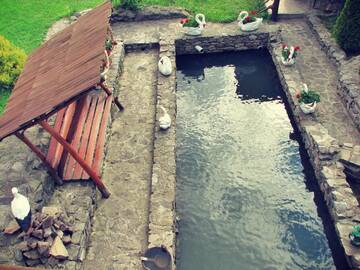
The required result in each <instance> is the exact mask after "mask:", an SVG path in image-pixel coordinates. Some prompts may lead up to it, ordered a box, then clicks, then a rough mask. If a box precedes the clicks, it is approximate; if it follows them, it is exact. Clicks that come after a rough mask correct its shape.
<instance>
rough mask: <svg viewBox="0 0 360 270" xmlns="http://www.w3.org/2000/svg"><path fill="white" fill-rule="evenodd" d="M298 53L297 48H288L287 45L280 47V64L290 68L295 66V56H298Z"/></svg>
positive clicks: (298, 49)
mask: <svg viewBox="0 0 360 270" xmlns="http://www.w3.org/2000/svg"><path fill="white" fill-rule="evenodd" d="M299 51H300V47H299V46H295V47H294V46H290V47H289V46H288V45H282V50H281V62H282V63H283V64H284V65H285V66H292V65H293V64H295V59H296V56H297V55H298V52H299Z"/></svg>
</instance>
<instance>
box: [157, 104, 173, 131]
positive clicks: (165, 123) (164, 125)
mask: <svg viewBox="0 0 360 270" xmlns="http://www.w3.org/2000/svg"><path fill="white" fill-rule="evenodd" d="M160 109H161V110H162V111H163V112H164V115H163V116H161V117H160V118H159V126H160V128H161V129H163V130H166V129H168V128H170V126H171V118H170V115H169V114H168V113H167V111H166V109H165V108H164V107H163V106H160Z"/></svg>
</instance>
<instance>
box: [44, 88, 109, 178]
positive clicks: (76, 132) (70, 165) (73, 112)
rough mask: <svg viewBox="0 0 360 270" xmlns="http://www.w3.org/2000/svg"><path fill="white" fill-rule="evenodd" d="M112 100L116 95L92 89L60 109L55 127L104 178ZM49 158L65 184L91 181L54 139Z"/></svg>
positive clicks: (48, 154) (49, 150)
mask: <svg viewBox="0 0 360 270" xmlns="http://www.w3.org/2000/svg"><path fill="white" fill-rule="evenodd" d="M112 100H113V96H109V95H107V94H106V93H105V92H104V91H103V90H101V89H99V90H92V91H91V92H90V93H88V94H87V95H85V96H83V97H82V98H80V99H78V100H77V101H74V102H73V103H71V104H70V105H68V106H67V107H66V108H64V109H62V110H60V111H59V112H58V113H57V115H56V119H55V123H54V125H53V128H54V129H55V130H56V131H57V132H58V133H60V135H61V136H62V137H63V138H66V141H67V142H68V143H69V144H70V145H71V146H72V148H73V149H74V150H75V151H77V153H78V155H79V156H80V157H81V158H82V159H83V160H84V161H85V162H86V163H87V164H88V165H89V166H90V167H91V168H92V169H93V170H94V172H95V173H96V174H97V175H100V168H101V161H102V158H103V154H104V145H105V136H106V128H107V123H108V119H109V113H110V109H111V102H112ZM46 159H47V161H48V162H49V163H50V165H51V166H52V167H53V168H54V169H55V170H56V171H57V173H58V174H59V176H60V177H61V178H62V179H63V180H65V181H66V180H89V179H90V177H89V175H88V174H87V173H86V172H85V171H84V169H83V167H82V166H81V165H80V164H79V163H78V162H76V161H75V159H74V158H73V157H72V156H71V155H70V154H69V153H68V152H67V151H66V150H65V149H64V147H63V146H62V145H61V144H60V143H59V142H58V140H56V138H54V137H51V140H50V145H49V149H48V153H47V156H46Z"/></svg>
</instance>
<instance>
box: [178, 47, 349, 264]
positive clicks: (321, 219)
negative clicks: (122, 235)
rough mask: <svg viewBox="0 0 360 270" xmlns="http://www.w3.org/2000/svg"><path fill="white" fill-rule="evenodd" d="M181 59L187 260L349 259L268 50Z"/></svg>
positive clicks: (181, 250)
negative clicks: (343, 251)
mask: <svg viewBox="0 0 360 270" xmlns="http://www.w3.org/2000/svg"><path fill="white" fill-rule="evenodd" d="M177 68H178V72H177V106H178V113H177V196H176V202H177V205H176V207H177V214H178V216H179V218H180V221H179V223H178V229H179V234H178V238H177V239H178V243H177V269H178V270H235V269H335V265H336V266H337V267H338V269H345V268H343V267H345V261H344V258H343V257H342V255H341V251H340V248H339V246H338V243H337V242H336V241H335V239H333V238H332V236H333V235H334V234H335V233H334V231H333V228H332V227H331V226H332V225H330V224H331V222H330V220H329V216H328V214H327V212H326V209H325V207H324V204H323V202H322V199H321V195H320V194H319V190H318V188H317V185H316V180H315V179H314V178H313V175H312V170H311V167H310V166H309V164H308V163H307V161H306V157H305V156H304V155H303V153H300V147H299V142H298V141H297V140H296V137H297V134H296V133H294V129H293V127H292V125H291V122H290V120H289V116H288V114H287V111H286V108H285V105H284V102H283V99H282V96H283V92H282V89H281V86H280V84H279V81H278V77H277V74H276V71H275V68H274V66H273V63H272V60H271V58H270V56H269V54H268V52H266V51H248V52H243V53H224V54H215V55H200V56H194V55H191V56H181V57H178V59H177ZM324 226H325V228H324ZM328 239H329V241H328ZM329 242H330V247H329ZM331 250H332V251H331Z"/></svg>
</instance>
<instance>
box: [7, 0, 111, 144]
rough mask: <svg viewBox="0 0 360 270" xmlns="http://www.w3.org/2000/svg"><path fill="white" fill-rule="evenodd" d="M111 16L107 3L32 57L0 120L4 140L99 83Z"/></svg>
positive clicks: (51, 40)
mask: <svg viewBox="0 0 360 270" xmlns="http://www.w3.org/2000/svg"><path fill="white" fill-rule="evenodd" d="M110 14H111V3H110V2H106V3H104V4H102V5H100V6H98V7H97V8H95V9H93V10H92V11H90V12H88V13H87V14H86V15H84V16H81V17H80V18H79V19H78V21H77V22H75V23H73V24H72V25H70V26H69V27H67V28H66V29H64V30H63V31H61V32H60V33H58V34H57V35H56V36H54V37H53V38H52V39H50V40H49V41H47V42H45V43H44V44H43V45H42V46H41V47H39V48H38V49H36V50H35V51H34V52H33V53H32V54H31V55H30V56H29V58H28V60H27V62H26V64H25V67H24V70H23V72H22V73H21V75H20V76H19V79H18V80H17V82H16V84H15V87H14V89H13V91H12V94H11V96H10V99H9V101H8V103H7V106H6V108H5V112H4V114H3V115H2V117H1V118H0V140H2V139H4V138H5V137H7V136H9V135H11V134H13V133H14V132H16V131H18V130H21V129H23V128H26V127H29V126H31V125H33V124H34V123H35V122H36V120H37V119H40V118H46V117H48V116H49V115H51V114H52V113H54V112H56V111H58V110H59V109H61V108H62V107H64V106H65V105H67V102H69V101H71V100H73V99H75V98H76V97H78V96H79V95H81V94H83V93H85V92H86V91H88V90H90V89H91V88H92V87H93V86H94V85H95V84H96V83H98V82H99V79H100V66H101V63H102V60H103V58H104V49H105V47H104V44H105V40H106V35H107V27H108V22H109V16H110Z"/></svg>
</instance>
